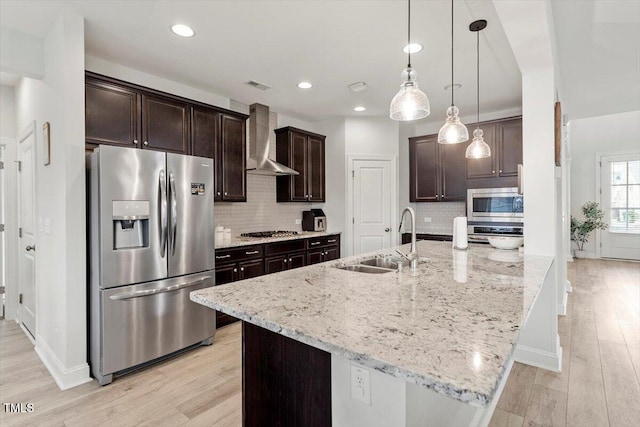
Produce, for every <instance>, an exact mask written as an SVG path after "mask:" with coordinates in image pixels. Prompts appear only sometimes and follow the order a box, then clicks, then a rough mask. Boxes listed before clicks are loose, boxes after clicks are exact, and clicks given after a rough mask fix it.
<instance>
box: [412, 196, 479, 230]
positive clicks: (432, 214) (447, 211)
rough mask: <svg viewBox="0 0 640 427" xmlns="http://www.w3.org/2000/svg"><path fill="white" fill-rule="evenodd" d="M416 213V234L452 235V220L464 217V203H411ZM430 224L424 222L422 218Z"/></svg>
mask: <svg viewBox="0 0 640 427" xmlns="http://www.w3.org/2000/svg"><path fill="white" fill-rule="evenodd" d="M411 206H412V207H413V209H415V211H416V233H431V234H453V219H454V218H455V217H457V216H465V215H466V205H465V202H435V203H411ZM425 217H429V218H431V222H424V218H425Z"/></svg>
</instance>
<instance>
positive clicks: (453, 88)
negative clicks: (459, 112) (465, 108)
mask: <svg viewBox="0 0 640 427" xmlns="http://www.w3.org/2000/svg"><path fill="white" fill-rule="evenodd" d="M454 90H455V86H454V84H453V0H451V106H452V107H453V91H454Z"/></svg>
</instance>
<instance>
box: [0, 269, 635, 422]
mask: <svg viewBox="0 0 640 427" xmlns="http://www.w3.org/2000/svg"><path fill="white" fill-rule="evenodd" d="M569 279H570V280H571V283H572V284H573V293H571V294H569V306H568V310H567V315H566V316H561V317H559V322H558V327H559V332H560V340H561V344H562V347H563V351H564V357H563V368H562V371H563V372H562V373H561V374H554V373H551V372H548V371H544V370H541V369H536V368H533V367H530V366H526V365H522V364H518V363H516V364H514V367H513V369H512V371H511V374H510V376H509V380H508V382H507V385H506V387H505V390H504V392H503V395H502V397H501V399H500V401H499V403H498V408H497V409H496V412H495V413H494V416H493V419H492V421H491V425H492V426H522V425H528V426H607V425H610V426H638V425H640V381H639V379H640V264H639V263H630V262H618V261H601V260H576V261H575V262H574V263H571V264H569ZM240 333H241V332H240V325H239V324H237V323H236V324H234V325H230V326H227V327H225V328H222V329H219V330H218V333H217V335H216V343H215V345H213V346H210V347H201V348H198V349H196V350H194V351H191V352H189V353H187V354H185V355H183V356H182V357H179V358H175V359H171V360H168V361H165V362H163V363H161V364H158V365H154V366H153V367H150V368H147V369H145V370H142V371H139V372H137V373H134V374H131V375H128V376H124V377H122V378H118V379H117V380H115V381H114V383H113V384H111V385H109V386H106V387H100V386H98V385H97V383H96V382H95V381H93V382H91V383H87V384H84V385H82V386H79V387H76V388H73V389H71V390H67V391H64V392H61V391H59V389H58V387H57V386H56V384H55V383H54V381H53V379H52V378H51V377H50V376H49V374H48V372H47V370H46V368H45V367H44V366H43V365H42V363H41V362H40V359H39V358H38V356H37V355H36V354H35V352H34V351H33V348H32V346H31V344H30V342H29V341H28V340H27V338H26V337H25V336H24V333H23V332H22V331H21V330H20V328H19V327H17V326H16V324H15V323H13V322H7V321H0V401H1V402H0V403H3V402H23V403H27V402H30V403H33V404H34V406H35V411H34V412H33V413H30V414H6V413H4V408H3V407H0V425H2V426H10V425H20V426H22V425H37V426H42V425H51V426H94V425H109V426H133V425H153V426H162V425H166V426H176V425H195V426H239V425H241V414H242V409H241V403H242V396H241V336H240Z"/></svg>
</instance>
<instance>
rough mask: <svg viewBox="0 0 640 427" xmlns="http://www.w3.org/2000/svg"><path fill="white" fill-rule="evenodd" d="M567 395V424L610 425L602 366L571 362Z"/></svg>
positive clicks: (569, 426) (576, 426)
mask: <svg viewBox="0 0 640 427" xmlns="http://www.w3.org/2000/svg"><path fill="white" fill-rule="evenodd" d="M569 370H570V372H571V375H569V392H568V395H567V426H568V427H584V426H592V427H599V426H608V425H609V419H608V415H607V404H606V400H605V394H604V384H603V382H602V371H601V369H600V368H594V367H591V366H586V365H582V364H579V363H571V366H570V368H569Z"/></svg>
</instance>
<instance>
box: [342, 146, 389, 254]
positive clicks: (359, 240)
mask: <svg viewBox="0 0 640 427" xmlns="http://www.w3.org/2000/svg"><path fill="white" fill-rule="evenodd" d="M392 169H393V168H392V164H391V161H389V160H357V159H356V160H354V161H353V174H352V177H353V192H352V194H353V255H358V254H362V253H366V252H371V251H376V250H379V249H384V248H389V247H390V246H391V243H392V239H391V235H392V233H393V232H394V230H392V227H393V224H392V223H391V222H392V206H394V204H393V203H392V198H393V197H395V196H394V195H393V194H392V186H393V185H394V183H395V176H394V174H393V173H392Z"/></svg>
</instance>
